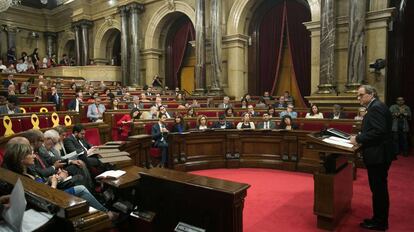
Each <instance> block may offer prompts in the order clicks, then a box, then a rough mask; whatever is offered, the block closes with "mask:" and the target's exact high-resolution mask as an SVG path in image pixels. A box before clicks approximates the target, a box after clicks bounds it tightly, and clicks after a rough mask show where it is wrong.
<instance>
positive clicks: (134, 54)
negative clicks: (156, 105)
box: [129, 3, 144, 86]
mask: <svg viewBox="0 0 414 232" xmlns="http://www.w3.org/2000/svg"><path fill="white" fill-rule="evenodd" d="M129 9H130V18H129V19H130V29H131V31H130V35H131V42H130V44H131V47H130V51H131V59H130V63H129V64H130V69H129V75H130V76H129V78H130V79H129V84H130V85H133V86H141V85H142V84H143V82H142V78H141V77H140V68H141V65H140V59H139V58H140V52H139V38H140V34H139V28H138V24H139V22H138V13H140V12H142V11H143V10H144V6H143V5H142V4H138V3H132V4H130V5H129Z"/></svg>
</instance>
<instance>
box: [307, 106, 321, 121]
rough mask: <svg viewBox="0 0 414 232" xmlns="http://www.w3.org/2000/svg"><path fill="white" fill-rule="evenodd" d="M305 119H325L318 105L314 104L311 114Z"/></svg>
mask: <svg viewBox="0 0 414 232" xmlns="http://www.w3.org/2000/svg"><path fill="white" fill-rule="evenodd" d="M305 118H323V114H322V112H319V108H318V106H317V105H315V104H312V106H311V108H310V110H309V113H306V116H305Z"/></svg>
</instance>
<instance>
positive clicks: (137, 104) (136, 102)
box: [128, 95, 144, 109]
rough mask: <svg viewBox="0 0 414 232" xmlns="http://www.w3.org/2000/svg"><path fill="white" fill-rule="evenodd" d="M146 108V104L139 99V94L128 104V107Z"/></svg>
mask: <svg viewBox="0 0 414 232" xmlns="http://www.w3.org/2000/svg"><path fill="white" fill-rule="evenodd" d="M135 108H137V109H144V104H143V103H142V102H140V101H139V96H136V95H135V96H134V98H133V102H132V103H130V104H129V105H128V109H135Z"/></svg>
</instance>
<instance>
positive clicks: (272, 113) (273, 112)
mask: <svg viewBox="0 0 414 232" xmlns="http://www.w3.org/2000/svg"><path fill="white" fill-rule="evenodd" d="M267 113H268V114H269V117H270V118H278V117H279V116H278V114H277V112H276V110H275V108H274V107H273V106H272V105H269V107H268V108H267Z"/></svg>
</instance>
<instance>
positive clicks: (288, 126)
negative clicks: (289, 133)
mask: <svg viewBox="0 0 414 232" xmlns="http://www.w3.org/2000/svg"><path fill="white" fill-rule="evenodd" d="M279 129H283V130H294V129H295V130H296V129H298V126H297V125H296V124H295V123H293V120H292V117H290V115H284V116H283V117H282V120H281V121H280V125H279Z"/></svg>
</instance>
